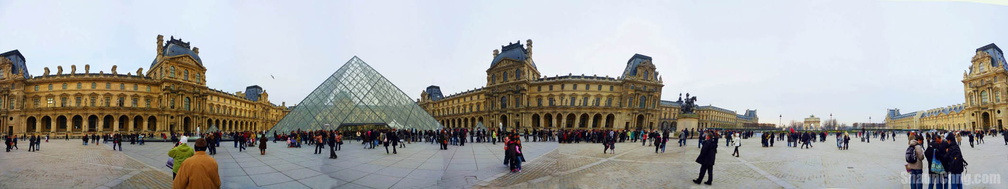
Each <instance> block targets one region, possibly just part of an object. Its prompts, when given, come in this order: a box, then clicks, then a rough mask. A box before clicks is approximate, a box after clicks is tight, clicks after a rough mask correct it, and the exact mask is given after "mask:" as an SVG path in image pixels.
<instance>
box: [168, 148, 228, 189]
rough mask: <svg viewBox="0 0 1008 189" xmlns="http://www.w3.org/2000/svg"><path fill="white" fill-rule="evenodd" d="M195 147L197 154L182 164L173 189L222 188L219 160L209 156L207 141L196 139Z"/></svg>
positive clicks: (173, 182) (173, 183)
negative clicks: (218, 166) (218, 169)
mask: <svg viewBox="0 0 1008 189" xmlns="http://www.w3.org/2000/svg"><path fill="white" fill-rule="evenodd" d="M195 147H196V153H195V154H194V155H192V157H189V158H186V159H185V161H183V162H182V166H181V167H180V168H179V173H178V177H175V180H174V181H172V188H220V187H221V180H220V174H218V172H217V160H214V158H213V157H210V156H209V155H207V153H206V150H207V141H206V140H205V139H202V138H200V139H196V145H195Z"/></svg>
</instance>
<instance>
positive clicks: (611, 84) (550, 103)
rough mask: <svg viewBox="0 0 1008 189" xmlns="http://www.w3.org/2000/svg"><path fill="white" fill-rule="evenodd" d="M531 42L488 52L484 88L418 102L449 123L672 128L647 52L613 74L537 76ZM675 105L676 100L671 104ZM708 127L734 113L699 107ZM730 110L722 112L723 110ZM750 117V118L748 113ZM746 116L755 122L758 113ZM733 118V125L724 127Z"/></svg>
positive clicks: (427, 95)
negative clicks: (491, 58)
mask: <svg viewBox="0 0 1008 189" xmlns="http://www.w3.org/2000/svg"><path fill="white" fill-rule="evenodd" d="M532 52H533V51H532V40H527V41H526V43H525V45H524V46H523V45H522V44H521V43H520V41H519V42H516V43H511V44H508V45H506V46H503V47H502V48H501V49H500V50H494V51H493V60H492V61H491V62H490V68H488V69H487V70H486V74H487V75H486V86H485V87H482V88H477V89H474V90H469V91H464V92H461V93H457V94H452V95H448V96H444V95H443V94H442V92H441V89H440V87H439V86H434V85H432V86H429V87H427V89H426V90H424V91H423V92H421V94H420V96H421V98H420V99H418V104H420V106H421V107H423V108H424V109H425V110H426V111H427V112H429V113H430V114H431V115H433V116H434V118H435V119H437V120H438V121H439V122H440V123H441V124H442V125H444V126H446V127H448V128H475V127H486V128H499V127H505V128H507V129H512V128H518V129H524V128H529V129H658V128H664V127H667V128H672V127H674V123H675V118H676V115H677V114H678V112H679V106H681V104H682V103H681V102H678V103H677V102H672V101H662V100H660V97H661V92H662V87H663V86H664V84H662V79H661V77H660V76H658V74H659V73H658V72H657V71H655V65H654V64H653V62H652V59H651V57H649V56H645V55H641V54H635V55H633V56H632V57H630V60H628V61H627V63H626V67H625V68H624V70H623V73H622V74H620V75H619V76H617V77H615V78H614V77H609V76H604V77H603V76H597V75H591V76H588V75H584V74H580V75H573V74H568V75H565V76H559V75H557V76H552V77H549V76H542V75H541V74H540V72H539V70H538V68H536V62H535V61H534V60H533V59H532ZM672 104H675V105H672ZM698 111H700V113H699V114H700V116H703V117H705V118H707V119H705V120H706V122H704V120H701V123H702V124H704V125H705V126H707V127H719V126H723V127H730V126H734V125H731V124H736V125H739V126H740V125H741V123H739V122H738V121H737V119H738V118H739V117H740V116H741V115H736V114H734V112H732V111H727V110H724V109H720V108H716V107H713V106H706V107H700V108H699V109H698ZM726 112H727V113H726ZM747 118H750V117H747ZM751 118H753V119H752V120H753V122H754V123H755V111H752V115H751ZM729 123H731V124H729Z"/></svg>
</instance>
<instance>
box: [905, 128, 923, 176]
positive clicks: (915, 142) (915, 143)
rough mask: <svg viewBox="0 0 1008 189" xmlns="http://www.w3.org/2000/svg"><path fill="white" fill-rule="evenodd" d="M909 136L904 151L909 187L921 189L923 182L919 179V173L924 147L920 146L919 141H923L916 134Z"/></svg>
mask: <svg viewBox="0 0 1008 189" xmlns="http://www.w3.org/2000/svg"><path fill="white" fill-rule="evenodd" d="M909 138H910V146H909V147H907V151H906V160H907V165H906V169H907V172H910V188H911V189H923V188H924V183H923V182H922V180H921V174H923V169H924V162H923V160H924V158H923V157H924V147H921V143H923V142H924V141H923V140H922V139H923V138H921V137H919V136H917V135H910V137H909Z"/></svg>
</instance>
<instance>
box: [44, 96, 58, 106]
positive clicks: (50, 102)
mask: <svg viewBox="0 0 1008 189" xmlns="http://www.w3.org/2000/svg"><path fill="white" fill-rule="evenodd" d="M54 106H56V102H54V101H53V98H52V97H49V98H46V107H54Z"/></svg>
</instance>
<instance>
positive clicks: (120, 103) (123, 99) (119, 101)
mask: <svg viewBox="0 0 1008 189" xmlns="http://www.w3.org/2000/svg"><path fill="white" fill-rule="evenodd" d="M125 105H126V97H119V99H117V100H116V106H119V107H123V106H125Z"/></svg>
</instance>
